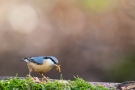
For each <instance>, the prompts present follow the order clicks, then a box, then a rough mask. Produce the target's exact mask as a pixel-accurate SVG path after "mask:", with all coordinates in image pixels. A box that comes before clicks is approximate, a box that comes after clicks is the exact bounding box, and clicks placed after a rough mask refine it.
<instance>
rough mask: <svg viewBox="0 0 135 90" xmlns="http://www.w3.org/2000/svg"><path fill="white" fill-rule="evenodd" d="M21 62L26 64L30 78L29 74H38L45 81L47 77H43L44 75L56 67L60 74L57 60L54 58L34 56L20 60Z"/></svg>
mask: <svg viewBox="0 0 135 90" xmlns="http://www.w3.org/2000/svg"><path fill="white" fill-rule="evenodd" d="M21 60H22V61H25V62H26V63H27V66H28V69H29V74H28V76H30V77H32V76H31V72H38V73H39V74H40V75H41V76H42V77H43V78H45V79H46V80H47V77H45V76H44V73H47V72H49V71H50V70H51V69H52V68H53V66H56V67H57V69H56V70H59V72H60V65H58V59H57V58H56V57H54V56H35V57H29V58H22V59H21Z"/></svg>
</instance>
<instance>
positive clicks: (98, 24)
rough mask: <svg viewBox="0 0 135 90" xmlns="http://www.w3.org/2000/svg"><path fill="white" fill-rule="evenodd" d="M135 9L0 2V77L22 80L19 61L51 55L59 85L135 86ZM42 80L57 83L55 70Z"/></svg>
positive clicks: (134, 4)
mask: <svg viewBox="0 0 135 90" xmlns="http://www.w3.org/2000/svg"><path fill="white" fill-rule="evenodd" d="M134 8H135V1H134V0H0V43H1V44H0V76H15V75H16V73H18V74H19V76H26V75H27V74H28V69H27V65H26V63H25V62H21V61H20V59H21V58H23V57H31V56H43V55H44V56H47V55H52V56H55V57H57V58H58V60H59V64H60V65H61V69H62V75H63V78H64V79H73V75H74V76H76V75H78V76H79V77H82V78H83V79H85V80H87V81H101V82H123V81H128V80H134V79H135V9H134ZM32 75H33V76H39V75H38V74H37V73H33V74H32ZM45 75H46V76H48V77H50V78H57V79H59V78H60V73H58V72H57V71H56V70H55V68H53V70H51V71H50V72H49V73H47V74H45ZM39 77H40V76H39Z"/></svg>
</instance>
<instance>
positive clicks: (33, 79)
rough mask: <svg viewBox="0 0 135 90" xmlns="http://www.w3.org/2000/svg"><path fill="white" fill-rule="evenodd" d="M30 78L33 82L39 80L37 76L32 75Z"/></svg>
mask: <svg viewBox="0 0 135 90" xmlns="http://www.w3.org/2000/svg"><path fill="white" fill-rule="evenodd" d="M31 79H32V81H33V82H37V83H40V82H41V81H40V80H39V78H38V77H32V78H31Z"/></svg>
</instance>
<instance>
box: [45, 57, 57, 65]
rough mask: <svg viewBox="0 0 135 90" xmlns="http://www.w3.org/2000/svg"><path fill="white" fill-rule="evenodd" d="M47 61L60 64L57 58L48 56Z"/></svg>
mask: <svg viewBox="0 0 135 90" xmlns="http://www.w3.org/2000/svg"><path fill="white" fill-rule="evenodd" d="M45 59H47V60H48V61H49V62H50V63H52V64H56V65H57V64H58V60H57V58H55V57H53V56H47V57H45Z"/></svg>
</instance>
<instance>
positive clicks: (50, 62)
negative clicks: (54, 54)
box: [46, 59, 54, 65]
mask: <svg viewBox="0 0 135 90" xmlns="http://www.w3.org/2000/svg"><path fill="white" fill-rule="evenodd" d="M46 60H47V62H48V63H49V64H50V65H54V62H53V61H52V60H51V59H46Z"/></svg>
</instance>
